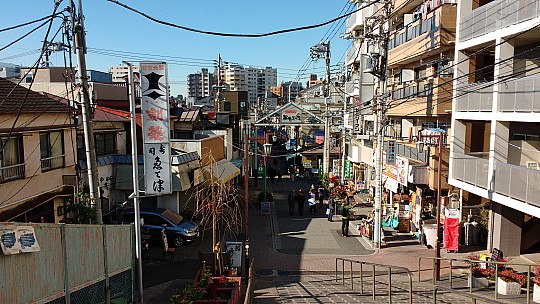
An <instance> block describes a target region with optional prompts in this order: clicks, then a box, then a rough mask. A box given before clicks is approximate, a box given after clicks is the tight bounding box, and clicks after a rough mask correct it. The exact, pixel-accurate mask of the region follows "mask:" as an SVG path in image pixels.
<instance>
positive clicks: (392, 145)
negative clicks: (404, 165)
mask: <svg viewBox="0 0 540 304" xmlns="http://www.w3.org/2000/svg"><path fill="white" fill-rule="evenodd" d="M395 163H396V141H395V140H389V141H388V147H387V148H386V164H388V165H393V164H395Z"/></svg>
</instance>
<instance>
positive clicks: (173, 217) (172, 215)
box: [161, 209, 184, 225]
mask: <svg viewBox="0 0 540 304" xmlns="http://www.w3.org/2000/svg"><path fill="white" fill-rule="evenodd" d="M161 215H163V216H164V217H165V218H166V219H168V220H169V221H171V222H172V223H173V224H175V225H178V223H180V222H181V221H182V220H183V219H184V218H183V217H182V216H181V215H180V214H178V213H176V212H174V211H172V210H171V209H167V210H165V211H163V213H162V214H161Z"/></svg>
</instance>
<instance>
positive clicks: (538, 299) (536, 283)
mask: <svg viewBox="0 0 540 304" xmlns="http://www.w3.org/2000/svg"><path fill="white" fill-rule="evenodd" d="M532 272H533V274H534V277H533V278H532V279H531V281H532V283H533V302H535V303H540V266H536V267H533V269H532Z"/></svg>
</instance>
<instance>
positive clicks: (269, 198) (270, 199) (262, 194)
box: [257, 191, 274, 202]
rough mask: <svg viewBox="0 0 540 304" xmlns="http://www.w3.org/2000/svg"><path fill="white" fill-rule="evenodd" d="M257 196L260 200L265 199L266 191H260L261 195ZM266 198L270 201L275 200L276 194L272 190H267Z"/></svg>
mask: <svg viewBox="0 0 540 304" xmlns="http://www.w3.org/2000/svg"><path fill="white" fill-rule="evenodd" d="M257 198H258V199H259V202H262V201H263V200H264V192H259V195H258V196H257ZM266 200H267V201H268V202H273V201H274V195H272V193H271V192H268V191H266Z"/></svg>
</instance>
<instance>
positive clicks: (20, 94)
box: [0, 78, 68, 114]
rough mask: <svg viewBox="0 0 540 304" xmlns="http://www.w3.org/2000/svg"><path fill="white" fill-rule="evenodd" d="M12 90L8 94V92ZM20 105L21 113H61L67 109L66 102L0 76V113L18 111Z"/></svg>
mask: <svg viewBox="0 0 540 304" xmlns="http://www.w3.org/2000/svg"><path fill="white" fill-rule="evenodd" d="M12 90H13V92H12V93H11V95H10V94H9V92H11V91H12ZM26 94H28V96H27V97H26V101H24V96H25V95H26ZM8 95H9V97H8ZM21 105H22V109H21V113H45V112H55V113H63V112H66V111H67V110H68V106H67V105H66V104H63V103H61V102H59V101H57V100H54V99H53V98H50V97H47V96H45V95H43V94H40V93H38V92H34V91H32V90H28V89H27V88H25V87H23V86H20V85H17V84H15V83H13V82H11V81H9V80H7V79H4V78H0V113H2V114H6V113H18V112H19V109H20V108H21Z"/></svg>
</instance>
